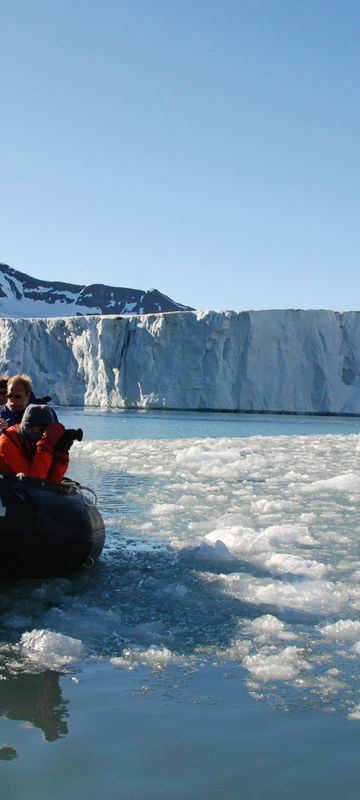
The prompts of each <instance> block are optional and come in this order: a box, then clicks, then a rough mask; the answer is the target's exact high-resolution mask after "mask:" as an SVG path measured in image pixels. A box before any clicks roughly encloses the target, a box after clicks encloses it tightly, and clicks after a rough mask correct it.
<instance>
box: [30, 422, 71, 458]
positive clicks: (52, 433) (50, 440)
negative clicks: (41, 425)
mask: <svg viewBox="0 0 360 800" xmlns="http://www.w3.org/2000/svg"><path fill="white" fill-rule="evenodd" d="M64 431H65V428H64V426H63V425H62V424H61V422H51V423H50V425H48V427H47V428H46V430H45V431H44V433H43V435H42V437H41V439H39V441H38V442H37V443H36V446H37V449H38V450H41V451H42V452H43V453H46V452H48V453H52V451H53V449H54V446H55V445H56V442H58V441H59V439H60V438H61V436H62V435H63V433H64Z"/></svg>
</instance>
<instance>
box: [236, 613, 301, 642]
mask: <svg viewBox="0 0 360 800" xmlns="http://www.w3.org/2000/svg"><path fill="white" fill-rule="evenodd" d="M245 631H246V632H251V633H252V634H253V635H255V638H256V640H257V641H263V642H266V641H268V640H269V639H270V640H271V639H286V640H289V639H296V634H295V633H293V632H292V631H290V630H288V629H287V627H286V625H285V623H284V622H281V620H279V619H278V618H277V617H274V616H273V614H262V615H261V616H260V617H256V619H254V620H251V621H250V622H249V624H248V625H247V626H246V628H245Z"/></svg>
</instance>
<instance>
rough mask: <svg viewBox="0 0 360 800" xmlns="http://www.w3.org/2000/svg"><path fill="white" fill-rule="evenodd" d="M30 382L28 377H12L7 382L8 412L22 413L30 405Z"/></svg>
mask: <svg viewBox="0 0 360 800" xmlns="http://www.w3.org/2000/svg"><path fill="white" fill-rule="evenodd" d="M31 394H32V385H31V380H30V378H29V376H28V375H13V377H12V378H9V380H8V401H7V405H8V406H9V408H10V411H14V412H15V413H16V412H18V411H23V410H24V409H25V408H26V406H28V405H29V403H30V398H31Z"/></svg>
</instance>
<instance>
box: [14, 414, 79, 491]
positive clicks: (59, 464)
mask: <svg viewBox="0 0 360 800" xmlns="http://www.w3.org/2000/svg"><path fill="white" fill-rule="evenodd" d="M68 433H69V432H67V433H65V428H64V426H63V425H61V423H60V422H54V412H53V411H52V409H51V408H49V406H46V405H42V406H41V405H36V404H32V403H30V404H29V405H28V406H27V408H26V410H25V411H24V415H23V418H22V420H21V423H20V425H12V426H10V427H9V428H7V429H6V430H5V431H4V432H3V434H2V435H1V436H0V472H6V473H10V474H13V475H17V474H18V473H19V472H22V473H23V474H24V475H26V476H28V477H31V478H42V479H46V480H48V481H54V482H55V483H60V481H61V480H62V478H63V477H64V475H65V472H66V470H67V468H68V465H69V453H68V451H69V448H70V446H71V444H72V442H73V437H71V436H70V439H71V441H70V440H69V436H68V435H67V434H68ZM61 439H62V441H61Z"/></svg>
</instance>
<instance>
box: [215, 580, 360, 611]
mask: <svg viewBox="0 0 360 800" xmlns="http://www.w3.org/2000/svg"><path fill="white" fill-rule="evenodd" d="M202 577H203V579H204V580H207V581H209V582H211V583H212V584H213V585H214V586H218V588H219V589H220V590H222V591H223V592H224V593H225V594H228V595H230V596H231V597H236V598H238V599H239V600H242V601H244V602H246V603H251V604H252V605H269V606H276V607H277V608H282V609H296V610H298V611H307V612H318V613H329V612H337V611H339V609H341V608H343V606H344V605H345V604H346V603H347V602H348V600H349V593H348V592H347V590H346V588H345V587H344V586H343V585H341V584H335V583H333V582H331V581H324V580H309V579H305V580H296V581H294V582H291V583H290V582H286V583H285V582H284V581H282V580H278V579H271V578H256V577H255V576H252V575H247V574H245V573H242V572H238V573H233V574H232V575H224V574H222V575H218V576H217V577H216V578H214V576H213V575H210V573H203V576H202Z"/></svg>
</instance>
